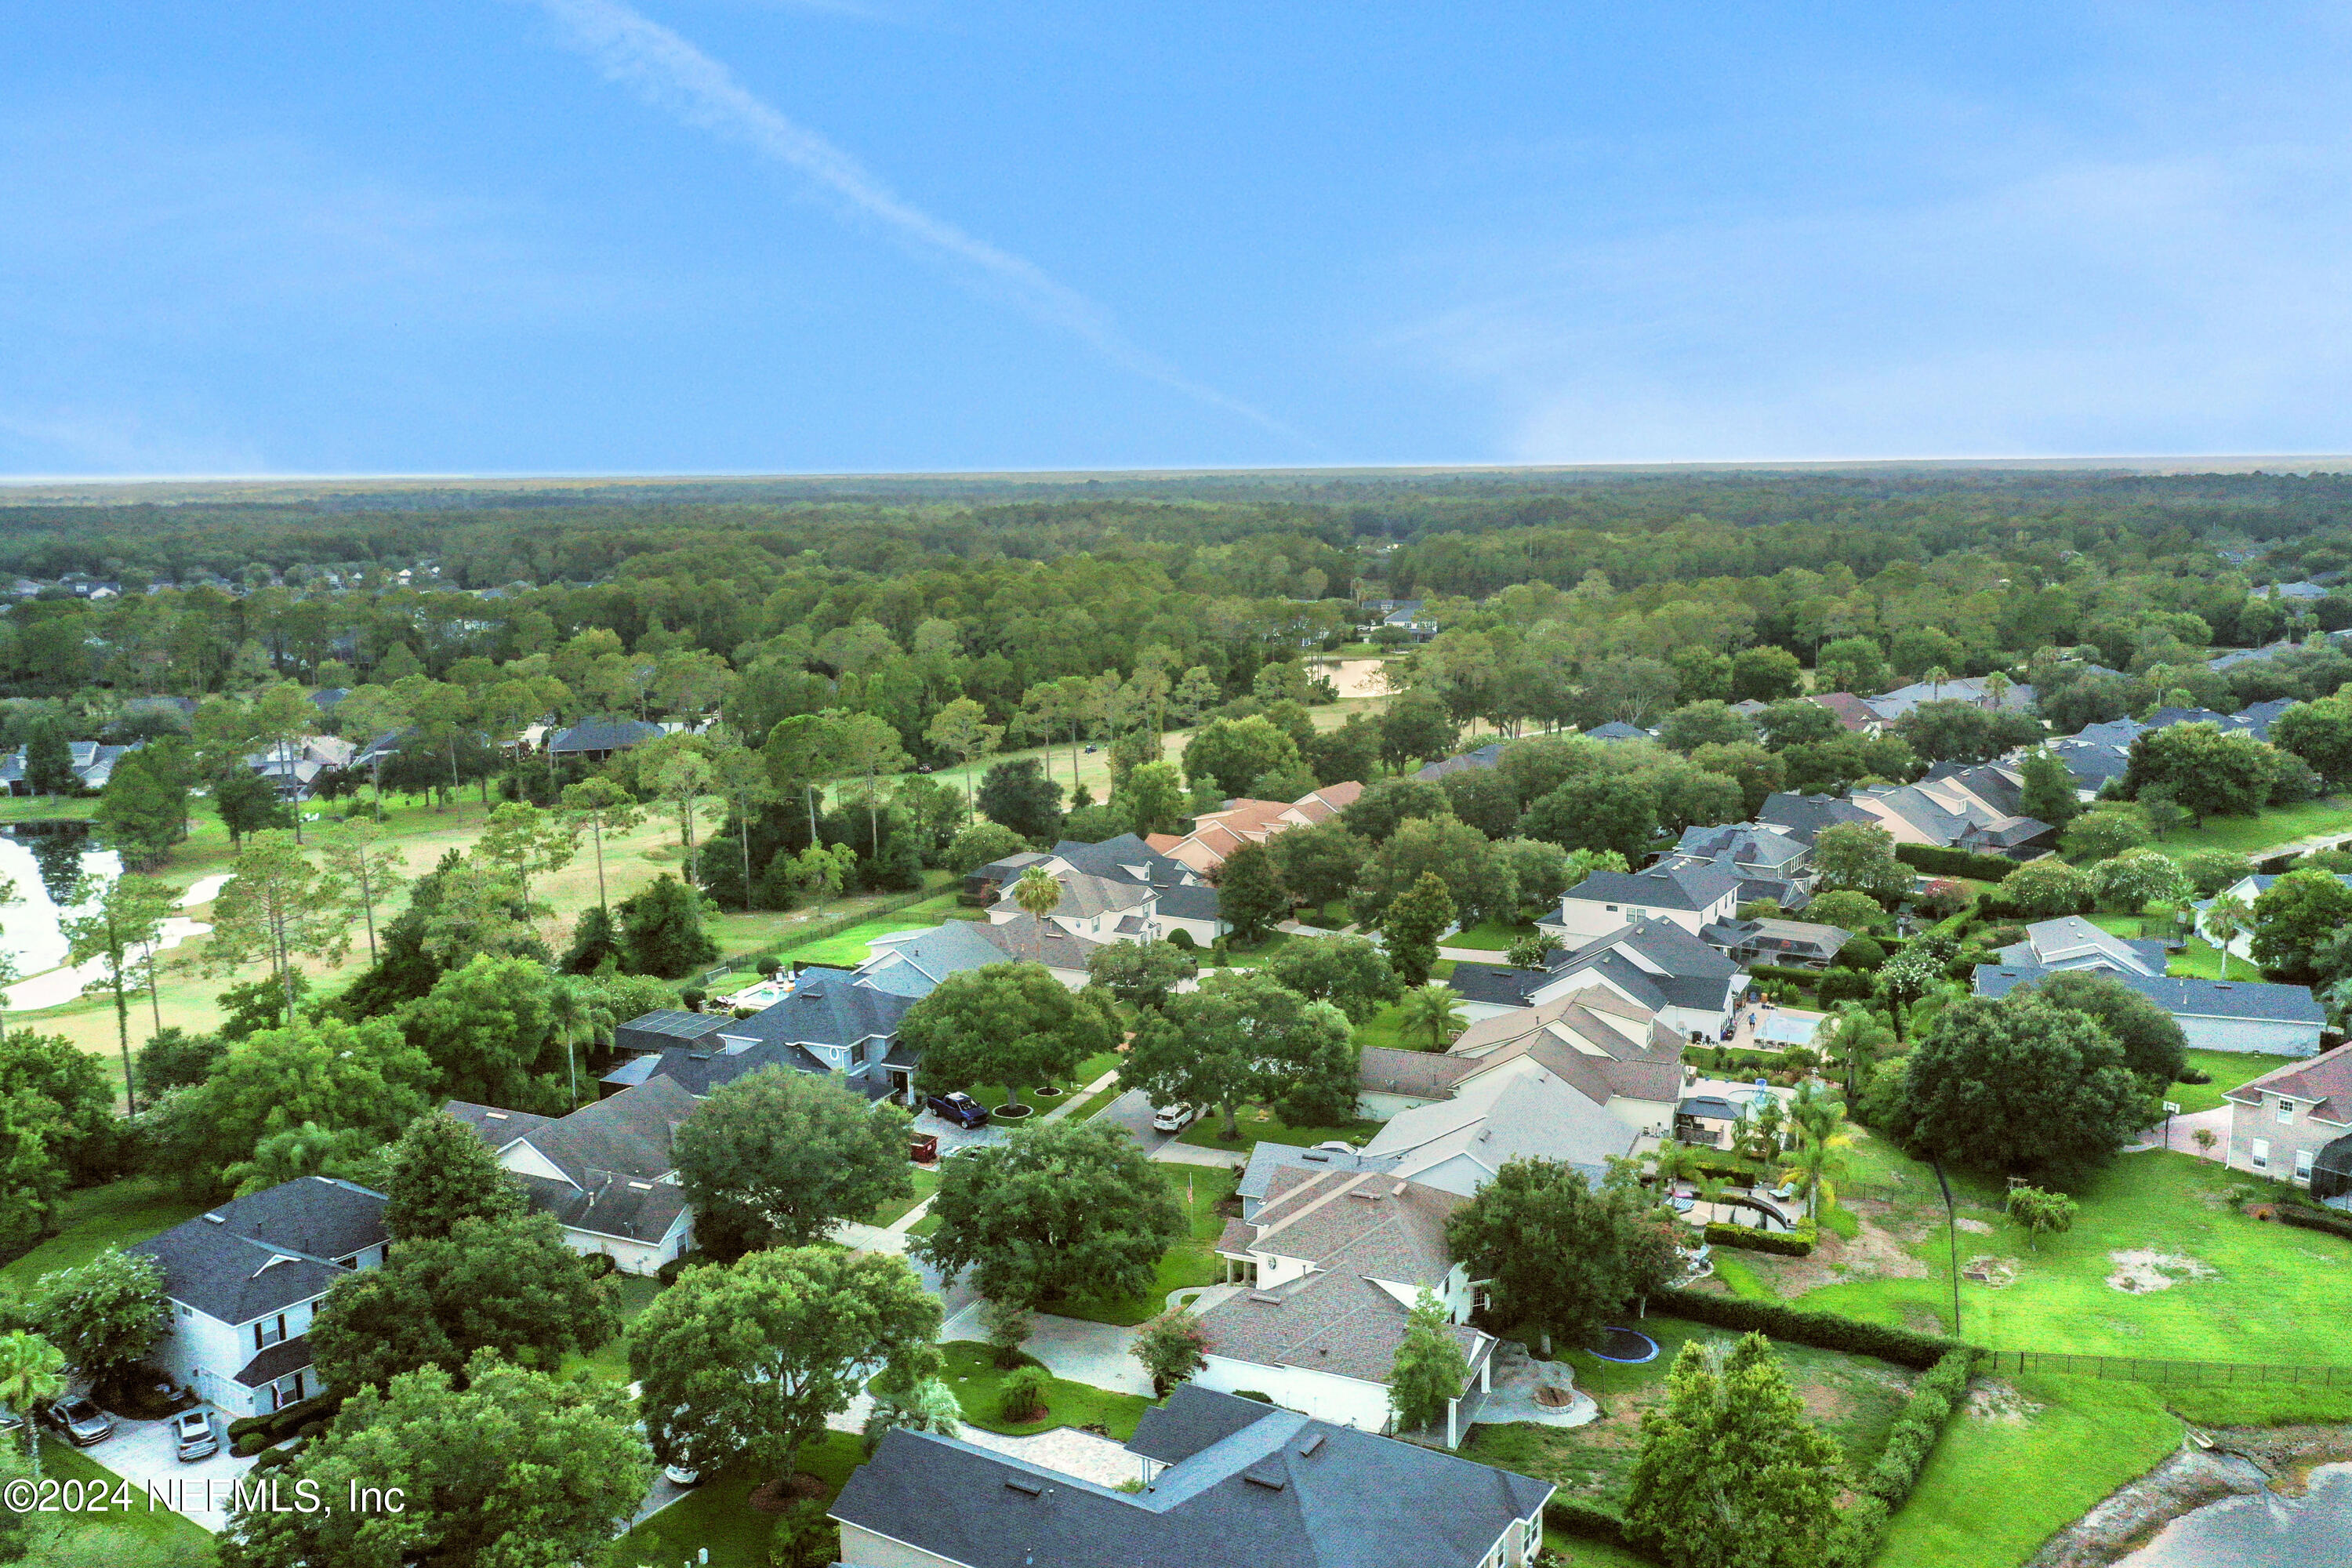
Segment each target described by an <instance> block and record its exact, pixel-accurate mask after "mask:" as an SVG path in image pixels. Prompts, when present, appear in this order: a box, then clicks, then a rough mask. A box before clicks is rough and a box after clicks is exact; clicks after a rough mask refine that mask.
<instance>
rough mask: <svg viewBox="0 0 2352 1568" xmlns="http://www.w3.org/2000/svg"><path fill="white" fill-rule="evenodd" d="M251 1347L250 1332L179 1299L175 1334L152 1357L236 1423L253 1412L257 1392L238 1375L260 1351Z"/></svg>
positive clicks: (168, 1335)
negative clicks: (248, 1386) (238, 1377)
mask: <svg viewBox="0 0 2352 1568" xmlns="http://www.w3.org/2000/svg"><path fill="white" fill-rule="evenodd" d="M306 1305H307V1303H306ZM306 1326H307V1324H306ZM252 1343H253V1331H252V1330H251V1329H250V1328H246V1329H243V1330H241V1331H240V1329H239V1328H238V1326H237V1325H236V1324H234V1323H224V1322H222V1321H220V1320H219V1319H218V1318H215V1317H211V1316H208V1315H207V1314H205V1313H203V1312H199V1311H196V1310H194V1309H193V1308H191V1307H188V1306H185V1305H184V1304H183V1303H181V1302H178V1301H174V1302H173V1303H172V1327H171V1331H169V1332H168V1333H166V1334H165V1335H164V1336H163V1342H162V1343H161V1344H159V1345H157V1346H156V1347H155V1350H154V1352H153V1353H152V1356H150V1358H149V1359H150V1360H152V1362H154V1363H155V1364H156V1365H158V1366H160V1367H161V1368H163V1371H164V1372H165V1373H168V1374H170V1376H171V1379H172V1381H173V1382H174V1383H176V1384H181V1385H182V1386H183V1387H186V1388H193V1389H194V1390H195V1391H196V1394H197V1396H198V1397H199V1398H201V1399H203V1400H204V1401H205V1403H206V1404H208V1405H213V1406H214V1407H215V1408H216V1409H219V1410H223V1411H226V1412H227V1413H228V1414H229V1415H230V1416H231V1418H232V1419H234V1418H236V1417H240V1416H246V1415H252V1414H253V1413H254V1406H253V1400H254V1395H255V1394H257V1392H258V1390H256V1389H250V1388H247V1387H246V1386H245V1385H244V1384H240V1383H238V1382H237V1381H236V1374H237V1373H238V1372H239V1371H241V1370H242V1369H243V1368H244V1366H245V1363H247V1362H249V1361H251V1360H252V1359H253V1358H254V1356H255V1354H256V1353H257V1352H254V1351H253V1350H251V1349H247V1348H245V1347H248V1346H250V1345H251V1344H252Z"/></svg>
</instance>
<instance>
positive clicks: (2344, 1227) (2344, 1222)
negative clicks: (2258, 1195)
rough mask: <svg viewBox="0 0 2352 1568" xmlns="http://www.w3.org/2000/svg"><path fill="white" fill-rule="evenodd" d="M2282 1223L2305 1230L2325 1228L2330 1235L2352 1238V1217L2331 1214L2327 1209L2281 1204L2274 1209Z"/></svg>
mask: <svg viewBox="0 0 2352 1568" xmlns="http://www.w3.org/2000/svg"><path fill="white" fill-rule="evenodd" d="M2272 1212H2273V1214H2274V1215H2276V1216H2277V1218H2278V1222H2279V1223H2280V1224H2281V1225H2292V1226H2299V1227H2300V1228H2302V1229H2304V1230H2324V1231H2326V1233H2327V1234H2328V1235H2330V1236H2340V1237H2346V1238H2347V1240H2352V1219H2346V1218H2345V1217H2344V1216H2343V1215H2338V1214H2331V1213H2329V1212H2328V1211H2327V1210H2326V1209H2307V1208H2304V1207H2302V1206H2300V1205H2292V1204H2281V1205H2279V1206H2278V1207H2277V1208H2276V1209H2274V1210H2273V1211H2272Z"/></svg>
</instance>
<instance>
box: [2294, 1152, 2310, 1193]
mask: <svg viewBox="0 0 2352 1568" xmlns="http://www.w3.org/2000/svg"><path fill="white" fill-rule="evenodd" d="M2294 1179H2295V1180H2296V1181H2298V1182H2301V1183H2302V1184H2304V1185H2305V1186H2309V1185H2310V1184H2311V1151H2310V1150H2308V1149H2297V1150H2296V1151H2295V1152H2294Z"/></svg>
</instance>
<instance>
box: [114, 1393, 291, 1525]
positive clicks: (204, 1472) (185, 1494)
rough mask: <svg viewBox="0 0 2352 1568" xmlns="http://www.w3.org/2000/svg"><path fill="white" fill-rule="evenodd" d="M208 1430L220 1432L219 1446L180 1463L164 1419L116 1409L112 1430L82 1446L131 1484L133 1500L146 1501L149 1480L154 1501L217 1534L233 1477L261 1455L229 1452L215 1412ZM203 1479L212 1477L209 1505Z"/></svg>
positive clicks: (225, 1520)
mask: <svg viewBox="0 0 2352 1568" xmlns="http://www.w3.org/2000/svg"><path fill="white" fill-rule="evenodd" d="M213 1430H214V1432H215V1433H216V1434H217V1435H218V1436H219V1437H220V1440H221V1446H220V1452H218V1453H216V1454H215V1455H214V1456H213V1457H212V1458H209V1459H198V1460H195V1461H194V1463H192V1464H185V1465H184V1464H182V1463H180V1460H179V1444H178V1443H177V1442H175V1441H174V1440H173V1436H172V1424H171V1423H170V1422H169V1421H127V1420H125V1419H123V1418H122V1417H121V1416H120V1415H117V1416H115V1417H114V1436H111V1437H109V1438H108V1439H107V1440H106V1441H105V1442H103V1443H100V1444H99V1445H98V1446H97V1447H94V1448H84V1449H82V1450H81V1451H82V1452H83V1453H85V1454H88V1455H89V1457H90V1458H93V1459H95V1460H97V1461H98V1462H99V1463H100V1464H101V1465H104V1466H105V1467H106V1468H108V1469H110V1470H112V1471H113V1472H114V1473H115V1474H116V1475H118V1476H121V1478H122V1479H124V1480H126V1481H129V1482H130V1483H131V1490H132V1491H134V1492H136V1493H138V1494H139V1498H138V1500H137V1502H136V1504H135V1506H137V1507H140V1508H144V1507H146V1506H147V1504H146V1491H147V1485H148V1483H149V1482H151V1481H152V1482H153V1483H154V1484H155V1487H156V1495H157V1497H158V1499H159V1502H158V1506H159V1507H160V1506H162V1505H163V1504H165V1503H176V1504H178V1505H180V1506H178V1507H175V1508H174V1509H173V1511H174V1512H176V1513H179V1514H182V1515H184V1516H185V1517H186V1518H188V1519H191V1520H193V1521H195V1522H196V1523H197V1524H200V1525H202V1526H203V1527H204V1528H205V1529H206V1530H209V1531H213V1532H214V1533H215V1534H218V1533H219V1532H220V1531H223V1530H225V1529H226V1528H227V1527H228V1511H229V1504H230V1502H231V1501H232V1500H234V1497H235V1488H234V1486H233V1485H232V1483H233V1482H235V1481H236V1480H237V1479H240V1478H241V1477H243V1476H244V1475H245V1474H246V1472H247V1471H248V1470H250V1469H252V1468H253V1465H254V1460H255V1459H257V1458H259V1457H260V1456H259V1455H255V1456H253V1457H252V1458H243V1459H240V1458H236V1456H235V1455H233V1454H231V1453H230V1452H229V1451H228V1423H227V1421H226V1420H225V1419H223V1418H222V1417H221V1416H220V1415H218V1414H215V1415H214V1416H213ZM207 1481H209V1482H211V1483H213V1485H212V1488H211V1493H210V1500H211V1502H212V1503H213V1504H214V1506H213V1507H211V1508H207V1507H206V1506H205V1503H206V1492H205V1483H206V1482H207ZM174 1483H178V1484H176V1485H175V1484H174Z"/></svg>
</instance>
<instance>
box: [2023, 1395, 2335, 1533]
mask: <svg viewBox="0 0 2352 1568" xmlns="http://www.w3.org/2000/svg"><path fill="white" fill-rule="evenodd" d="M2200 1430H2203V1431H2204V1432H2205V1434H2206V1436H2210V1437H2211V1438H2212V1439H2213V1440H2214V1442H2215V1443H2217V1444H2218V1445H2220V1446H2221V1447H2224V1448H2229V1449H2233V1450H2236V1452H2235V1453H2231V1454H2223V1453H2219V1452H2211V1451H2208V1450H2206V1449H2203V1448H2200V1447H2196V1446H2195V1445H2194V1444H2191V1443H2189V1442H2187V1441H2184V1442H2183V1443H2182V1444H2181V1446H2180V1447H2179V1448H2178V1449H2176V1450H2175V1451H2174V1452H2173V1454H2172V1455H2171V1457H2170V1458H2167V1459H2166V1460H2165V1461H2164V1462H2163V1463H2162V1464H2160V1465H2158V1466H2157V1467H2156V1468H2154V1469H2152V1470H2150V1471H2148V1472H2147V1474H2146V1475H2144V1476H2141V1477H2140V1478H2138V1479H2137V1480H2134V1481H2131V1482H2128V1483H2126V1485H2124V1486H2122V1487H2119V1488H2117V1489H2116V1490H2115V1491H2113V1492H2111V1493H2109V1494H2108V1495H2107V1496H2106V1497H2105V1498H2104V1499H2102V1500H2100V1501H2099V1503H2098V1504H2097V1506H2095V1507H2094V1508H2093V1509H2092V1510H2090V1511H2089V1512H2088V1513H2086V1514H2084V1516H2083V1517H2082V1518H2080V1519H2078V1520H2076V1521H2074V1523H2072V1524H2070V1525H2068V1526H2066V1528H2065V1529H2063V1530H2061V1531H2058V1533H2057V1534H2055V1535H2053V1536H2052V1537H2051V1538H2050V1539H2049V1541H2047V1542H2044V1543H2043V1545H2042V1550H2041V1551H2040V1552H2036V1553H2035V1554H2034V1555H2033V1557H2032V1559H2031V1560H2030V1561H2029V1562H2028V1563H2027V1564H2026V1568H2108V1565H2109V1564H2112V1563H2117V1562H2120V1561H2121V1560H2122V1559H2124V1558H2126V1557H2128V1556H2129V1555H2131V1553H2133V1552H2137V1551H2138V1550H2139V1549H2140V1548H2142V1547H2144V1546H2146V1545H2147V1544H2148V1542H2150V1541H2152V1540H2154V1539H2155V1537H2156V1535H2157V1534H2158V1531H2162V1530H2163V1529H2164V1527H2165V1526H2166V1525H2168V1524H2170V1523H2171V1522H2172V1521H2175V1520H2177V1519H2180V1518H2182V1517H2184V1516H2186V1515H2188V1514H2191V1513H2194V1512H2196V1511H2197V1510H2199V1509H2200V1508H2204V1507H2207V1506H2209V1505H2210V1504H2212V1503H2217V1502H2220V1501H2221V1500H2224V1499H2226V1498H2231V1497H2251V1496H2252V1495H2254V1494H2255V1493H2257V1492H2264V1491H2267V1492H2271V1493H2273V1494H2274V1495H2276V1496H2280V1497H2300V1496H2302V1495H2303V1493H2304V1491H2305V1489H2306V1488H2307V1487H2308V1485H2309V1482H2310V1477H2311V1472H2312V1471H2313V1470H2314V1469H2315V1468H2317V1467H2319V1466H2321V1465H2325V1464H2330V1463H2335V1462H2337V1461H2342V1460H2352V1426H2214V1427H2207V1428H2200ZM2239 1454H2248V1455H2252V1457H2253V1458H2255V1459H2258V1460H2260V1461H2261V1467H2260V1468H2258V1467H2257V1466H2255V1465H2254V1464H2252V1463H2249V1462H2248V1461H2247V1460H2246V1459H2244V1458H2239V1457H2238V1455H2239ZM2264 1470H2268V1471H2270V1472H2272V1473H2271V1474H2267V1475H2266V1474H2264V1473H2263V1472H2264Z"/></svg>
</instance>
